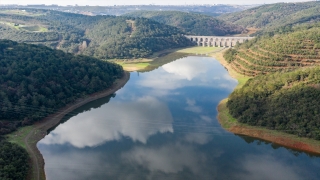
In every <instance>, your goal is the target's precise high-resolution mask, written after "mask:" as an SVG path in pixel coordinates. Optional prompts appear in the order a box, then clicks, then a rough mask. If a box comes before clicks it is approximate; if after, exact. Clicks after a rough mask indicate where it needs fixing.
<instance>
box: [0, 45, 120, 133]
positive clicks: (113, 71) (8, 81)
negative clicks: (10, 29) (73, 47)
mask: <svg viewBox="0 0 320 180" xmlns="http://www.w3.org/2000/svg"><path fill="white" fill-rule="evenodd" d="M122 75H123V69H122V67H121V66H119V65H116V64H113V63H108V62H103V61H101V60H98V59H95V58H92V57H87V56H83V55H79V56H74V55H72V54H70V53H64V52H63V51H61V50H52V49H50V48H47V47H44V46H36V45H29V44H21V43H17V42H13V41H9V40H0V99H1V101H0V107H1V109H0V111H1V113H0V119H1V121H0V134H6V133H9V132H11V131H13V130H15V129H16V128H17V127H19V126H23V125H29V124H31V123H33V122H35V121H38V120H40V119H42V118H43V117H45V116H47V115H48V114H52V113H53V112H55V111H57V109H59V108H61V107H64V106H65V105H66V104H68V103H70V102H73V101H75V100H76V99H78V98H80V97H83V96H85V95H88V94H92V93H94V92H97V91H101V90H104V89H106V88H108V87H110V86H111V85H112V84H113V82H114V81H115V79H117V78H120V77H121V76H122Z"/></svg>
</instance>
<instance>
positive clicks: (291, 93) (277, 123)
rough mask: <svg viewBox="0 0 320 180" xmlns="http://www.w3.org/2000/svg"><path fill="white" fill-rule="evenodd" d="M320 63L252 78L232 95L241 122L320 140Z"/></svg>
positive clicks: (233, 110) (230, 103)
mask: <svg viewBox="0 0 320 180" xmlns="http://www.w3.org/2000/svg"><path fill="white" fill-rule="evenodd" d="M319 99H320V67H319V66H315V67H309V68H300V69H298V70H295V71H292V72H287V73H281V72H277V73H272V74H269V75H260V76H257V77H255V78H253V79H250V80H249V81H248V82H247V83H246V84H245V85H244V86H243V87H242V88H240V89H236V90H235V91H234V92H233V93H232V94H231V95H230V97H229V101H228V103H227V106H228V108H229V111H230V113H231V115H232V116H233V117H235V118H236V119H237V120H238V121H239V122H242V123H247V124H249V125H253V126H263V127H267V128H269V129H275V130H281V131H284V132H287V133H291V134H296V135H298V136H302V137H309V138H314V139H317V140H320V106H319V104H318V101H319Z"/></svg>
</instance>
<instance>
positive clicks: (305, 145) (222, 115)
mask: <svg viewBox="0 0 320 180" xmlns="http://www.w3.org/2000/svg"><path fill="white" fill-rule="evenodd" d="M212 56H213V57H214V58H215V59H217V60H218V61H219V62H220V64H221V65H222V66H224V67H225V68H226V69H228V72H229V75H230V76H231V77H232V78H234V79H237V80H239V78H238V77H239V76H238V75H235V72H233V71H232V69H231V67H230V66H228V63H227V62H226V61H225V59H224V58H223V51H222V52H217V53H214V54H212ZM237 76H238V77H237ZM241 85H243V84H241ZM241 85H240V86H241ZM236 88H239V85H238V86H237V87H236ZM227 101H228V98H226V99H223V100H221V101H220V102H219V105H218V107H217V111H218V115H217V119H218V121H219V123H220V125H221V127H223V128H224V129H225V130H227V131H229V132H232V133H234V134H237V135H245V136H249V137H253V138H258V139H261V140H265V141H269V142H271V143H275V144H277V145H281V146H284V147H287V148H290V149H294V150H298V151H303V152H307V153H311V154H316V155H320V143H319V141H316V140H313V139H308V138H301V137H298V136H296V135H291V134H287V133H283V132H281V131H276V130H269V129H266V128H263V127H255V126H249V125H245V124H240V123H238V122H234V121H232V119H231V118H230V117H231V115H230V114H229V111H228V108H227V107H226V103H227Z"/></svg>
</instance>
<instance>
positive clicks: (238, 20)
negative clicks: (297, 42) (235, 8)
mask: <svg viewBox="0 0 320 180" xmlns="http://www.w3.org/2000/svg"><path fill="white" fill-rule="evenodd" d="M218 18H219V19H221V20H224V21H227V22H230V23H234V24H237V25H241V26H244V27H246V28H249V27H251V28H258V29H261V30H263V31H273V30H274V29H276V28H279V27H281V26H287V25H291V26H293V25H298V24H303V23H313V22H318V21H319V20H320V2H315V1H313V2H301V3H277V4H266V5H262V6H259V7H255V8H251V9H248V10H245V11H241V12H235V13H230V14H223V15H221V16H219V17H218Z"/></svg>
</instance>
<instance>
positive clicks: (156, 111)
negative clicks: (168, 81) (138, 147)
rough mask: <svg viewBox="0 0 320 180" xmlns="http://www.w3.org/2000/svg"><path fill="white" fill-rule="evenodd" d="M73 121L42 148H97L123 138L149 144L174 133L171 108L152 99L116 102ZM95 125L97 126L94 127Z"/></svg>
mask: <svg viewBox="0 0 320 180" xmlns="http://www.w3.org/2000/svg"><path fill="white" fill-rule="evenodd" d="M104 106H106V107H104V108H99V109H93V110H91V111H90V112H86V113H82V114H79V115H78V116H76V117H72V118H71V119H70V120H68V121H67V122H65V123H64V124H61V125H59V126H58V127H57V128H56V129H55V130H54V131H52V132H51V133H50V134H49V135H47V136H46V137H45V138H44V139H43V140H41V141H40V143H41V144H66V143H69V144H71V145H73V146H75V147H78V148H83V147H86V146H88V147H93V146H97V145H100V144H101V143H104V142H106V141H113V140H120V139H121V138H122V137H123V136H126V137H129V138H131V139H132V140H133V141H139V142H142V143H146V141H147V139H148V137H149V136H151V135H154V134H156V133H158V132H160V133H164V132H171V133H173V127H172V122H173V119H172V116H171V113H170V111H169V109H168V107H167V106H166V105H165V104H164V103H162V102H160V101H159V100H157V99H156V98H152V97H143V98H139V99H137V100H136V101H135V102H114V103H113V104H112V105H110V104H106V105H104ZM93 124H95V125H93Z"/></svg>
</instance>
